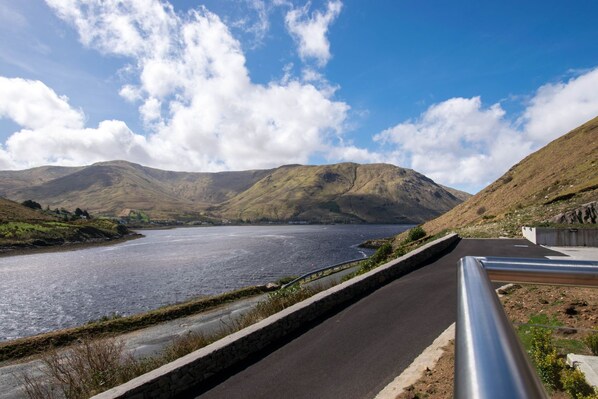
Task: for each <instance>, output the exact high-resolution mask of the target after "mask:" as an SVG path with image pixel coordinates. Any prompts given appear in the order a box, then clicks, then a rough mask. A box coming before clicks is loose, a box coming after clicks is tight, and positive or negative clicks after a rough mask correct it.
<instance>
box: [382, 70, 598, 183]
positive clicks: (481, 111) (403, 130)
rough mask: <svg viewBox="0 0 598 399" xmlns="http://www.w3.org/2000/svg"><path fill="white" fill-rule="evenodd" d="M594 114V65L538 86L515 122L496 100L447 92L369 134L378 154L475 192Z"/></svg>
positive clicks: (597, 101) (597, 82)
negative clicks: (444, 96) (405, 118)
mask: <svg viewBox="0 0 598 399" xmlns="http://www.w3.org/2000/svg"><path fill="white" fill-rule="evenodd" d="M597 115H598V69H595V70H593V71H589V72H587V73H584V74H583V75H580V76H578V77H576V78H574V79H571V80H569V81H568V82H562V83H557V84H548V85H544V86H542V87H540V88H539V89H538V91H537V92H536V93H535V95H534V97H533V98H532V99H531V100H530V101H529V104H528V105H527V108H526V109H525V110H524V112H523V113H522V117H521V118H519V120H518V121H517V122H516V123H512V122H510V120H509V119H508V118H507V117H506V115H505V111H504V109H503V108H502V107H501V106H500V104H493V105H491V106H489V107H484V106H483V104H482V101H481V99H480V97H473V98H451V99H449V100H446V101H444V102H441V103H438V104H434V105H432V106H431V107H429V108H428V109H427V110H426V111H425V112H424V113H422V114H421V115H420V116H419V118H417V120H415V121H411V120H410V121H406V122H403V123H399V124H398V125H396V126H394V127H392V128H390V129H387V130H385V131H383V132H381V133H379V134H377V135H376V136H374V140H375V141H378V142H379V143H380V144H382V145H383V146H382V147H381V148H383V149H382V150H381V151H380V154H377V157H378V158H379V156H383V157H384V158H386V159H389V160H391V162H393V163H396V164H399V165H403V166H407V167H411V168H413V169H415V170H417V171H419V172H421V173H424V174H425V175H427V176H429V177H431V178H432V179H434V180H435V181H437V182H440V183H443V184H447V185H451V186H457V187H461V188H463V189H465V190H468V191H470V192H476V191H478V190H479V189H481V188H483V187H484V186H485V185H487V184H489V183H491V182H492V181H494V180H495V179H496V178H498V177H499V176H501V175H502V174H503V173H505V172H506V171H507V170H508V168H509V167H511V166H512V165H514V164H515V163H517V162H518V161H520V160H521V159H522V158H523V157H525V156H526V155H528V154H529V153H530V152H532V151H535V150H537V149H539V148H540V147H542V146H544V145H546V144H547V143H548V142H550V141H551V140H553V139H555V138H557V137H559V136H561V135H563V134H565V133H567V132H569V131H570V130H572V129H574V128H576V127H577V126H579V125H581V124H582V123H584V122H586V121H588V120H589V119H591V118H593V117H595V116H597Z"/></svg>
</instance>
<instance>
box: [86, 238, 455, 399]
mask: <svg viewBox="0 0 598 399" xmlns="http://www.w3.org/2000/svg"><path fill="white" fill-rule="evenodd" d="M458 240H459V237H458V236H457V235H456V234H451V235H449V236H446V237H443V238H440V239H438V240H435V241H433V242H431V243H428V244H426V245H424V246H423V247H421V248H419V249H417V250H415V251H412V252H410V253H409V254H407V255H405V256H402V257H400V258H397V259H394V260H392V261H390V262H388V263H386V264H384V265H382V266H380V267H378V268H376V269H374V270H371V271H370V272H368V273H366V274H363V275H361V276H357V277H355V278H353V279H351V280H349V281H346V282H344V283H342V284H339V285H337V286H335V287H332V288H330V289H328V290H325V291H322V292H320V293H318V294H316V295H314V296H313V297H311V298H309V299H307V300H305V301H303V302H300V303H297V304H295V305H293V306H291V307H289V308H287V309H285V310H283V311H282V312H279V313H277V314H275V315H272V316H270V317H268V318H267V319H264V320H262V321H260V322H259V323H256V324H254V325H252V326H250V327H247V328H245V329H243V330H241V331H238V332H236V333H234V334H231V335H229V336H227V337H225V338H222V339H221V340H219V341H217V342H214V343H212V344H210V345H208V346H206V347H205V348H202V349H199V350H197V351H195V352H193V353H190V354H188V355H187V356H184V357H182V358H180V359H177V360H175V361H174V362H172V363H169V364H166V365H164V366H162V367H160V368H158V369H156V370H153V371H151V372H149V373H147V374H144V375H142V376H139V377H137V378H135V379H133V380H131V381H129V382H127V383H125V384H123V385H120V386H118V387H115V388H112V389H110V390H108V391H106V392H103V393H101V394H98V395H96V396H94V397H93V398H94V399H116V398H119V399H125V398H127V399H129V398H131V399H142V398H144V399H145V398H152V399H153V398H159V399H162V398H172V397H174V396H176V395H180V394H183V393H185V392H186V391H188V390H190V389H192V388H194V387H196V386H198V385H200V384H201V383H202V382H204V381H206V380H208V379H209V378H210V377H212V376H214V375H216V374H217V373H220V372H222V371H224V370H226V369H228V368H230V367H232V366H234V365H235V364H238V363H239V362H241V361H243V360H245V359H247V358H248V357H250V356H252V355H255V354H258V353H259V352H260V351H262V350H264V349H266V348H267V347H268V346H270V345H272V343H274V342H277V341H279V340H281V339H282V338H284V337H285V336H287V335H289V334H291V333H293V332H296V331H298V330H299V329H300V328H301V327H302V326H305V324H306V323H309V322H312V321H314V320H316V319H318V318H320V317H322V316H324V315H326V314H327V313H329V312H331V311H333V310H335V309H338V308H339V307H341V306H343V305H346V304H348V303H350V302H351V301H354V300H355V299H356V298H360V297H363V296H365V295H367V294H368V293H370V292H372V291H374V290H376V289H378V288H379V287H381V286H382V285H385V284H387V283H389V282H391V281H392V280H395V279H397V278H399V277H401V276H403V275H405V274H407V273H410V272H412V271H414V270H416V269H418V268H420V267H421V266H422V264H423V263H424V262H426V261H428V260H430V259H432V258H434V257H435V256H437V255H439V254H441V253H442V252H443V251H445V250H446V249H448V248H449V247H450V246H452V245H453V244H455V243H456V242H457V241H458Z"/></svg>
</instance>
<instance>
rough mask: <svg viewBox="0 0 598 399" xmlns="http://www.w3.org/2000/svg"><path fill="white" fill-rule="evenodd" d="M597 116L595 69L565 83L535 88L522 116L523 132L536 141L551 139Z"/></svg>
mask: <svg viewBox="0 0 598 399" xmlns="http://www.w3.org/2000/svg"><path fill="white" fill-rule="evenodd" d="M596 115H598V68H596V69H594V70H592V71H589V72H585V73H584V74H582V75H581V76H578V77H576V78H573V79H571V80H569V81H568V82H559V83H555V84H547V85H544V86H542V87H540V88H539V89H538V91H537V92H536V95H535V96H534V97H533V99H532V100H531V101H530V104H529V107H528V108H527V109H526V111H525V113H524V114H523V118H522V121H523V122H524V123H525V131H526V132H527V134H529V136H530V137H531V138H533V139H534V140H539V141H546V140H551V139H555V138H557V137H559V136H560V135H562V134H564V133H566V132H568V131H569V130H571V129H574V128H575V127H577V126H579V125H581V124H582V123H584V122H586V121H588V120H589V119H591V118H593V117H595V116H596Z"/></svg>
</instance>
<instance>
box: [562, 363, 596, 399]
mask: <svg viewBox="0 0 598 399" xmlns="http://www.w3.org/2000/svg"><path fill="white" fill-rule="evenodd" d="M561 382H562V384H563V390H564V391H565V392H567V393H568V394H569V396H570V397H571V398H572V399H582V398H584V399H585V398H587V397H588V396H590V395H592V394H595V392H594V389H593V388H592V387H591V386H590V385H589V384H588V383H587V382H586V379H585V377H584V375H583V373H582V372H581V371H579V370H578V369H572V368H568V367H567V368H565V369H563V371H562V372H561Z"/></svg>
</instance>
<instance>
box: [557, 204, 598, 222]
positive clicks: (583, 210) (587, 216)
mask: <svg viewBox="0 0 598 399" xmlns="http://www.w3.org/2000/svg"><path fill="white" fill-rule="evenodd" d="M550 221H551V222H553V223H562V224H565V223H566V224H596V222H597V221H598V201H594V202H590V203H587V204H583V205H582V206H581V207H579V208H577V209H574V210H572V211H569V212H565V213H561V214H559V215H556V216H555V217H554V218H552V219H551V220H550Z"/></svg>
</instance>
